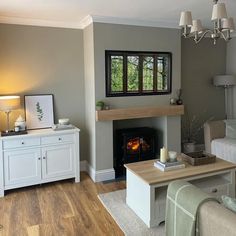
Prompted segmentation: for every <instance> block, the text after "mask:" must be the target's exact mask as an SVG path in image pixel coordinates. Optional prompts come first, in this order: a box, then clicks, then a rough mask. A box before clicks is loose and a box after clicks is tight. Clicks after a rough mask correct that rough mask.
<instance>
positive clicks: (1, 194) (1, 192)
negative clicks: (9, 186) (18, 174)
mask: <svg viewBox="0 0 236 236" xmlns="http://www.w3.org/2000/svg"><path fill="white" fill-rule="evenodd" d="M0 197H4V190H3V189H0Z"/></svg>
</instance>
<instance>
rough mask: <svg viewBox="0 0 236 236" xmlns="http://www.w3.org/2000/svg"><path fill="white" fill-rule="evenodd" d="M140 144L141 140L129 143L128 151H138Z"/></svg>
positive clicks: (133, 140)
mask: <svg viewBox="0 0 236 236" xmlns="http://www.w3.org/2000/svg"><path fill="white" fill-rule="evenodd" d="M139 146H140V143H139V139H132V140H130V141H129V142H128V143H127V149H128V150H130V149H131V150H132V151H137V150H138V149H139Z"/></svg>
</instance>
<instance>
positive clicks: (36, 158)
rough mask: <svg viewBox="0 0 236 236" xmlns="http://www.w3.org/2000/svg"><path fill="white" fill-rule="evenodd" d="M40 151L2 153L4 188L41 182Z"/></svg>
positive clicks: (36, 149) (37, 149)
mask: <svg viewBox="0 0 236 236" xmlns="http://www.w3.org/2000/svg"><path fill="white" fill-rule="evenodd" d="M40 154H41V153H40V149H39V148H35V149H28V150H19V151H7V152H4V177H5V178H4V181H5V186H8V185H9V186H11V187H22V186H27V185H32V184H38V183H40V180H41V157H40V156H41V155H40Z"/></svg>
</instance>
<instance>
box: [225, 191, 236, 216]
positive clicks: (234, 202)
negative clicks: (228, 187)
mask: <svg viewBox="0 0 236 236" xmlns="http://www.w3.org/2000/svg"><path fill="white" fill-rule="evenodd" d="M221 199H222V202H223V205H224V206H225V207H226V208H228V209H229V210H231V211H233V212H235V213H236V199H235V198H232V197H228V196H226V195H223V196H221Z"/></svg>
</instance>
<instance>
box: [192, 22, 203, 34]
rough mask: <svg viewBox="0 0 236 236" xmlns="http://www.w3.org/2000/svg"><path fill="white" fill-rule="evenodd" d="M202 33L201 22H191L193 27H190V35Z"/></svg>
mask: <svg viewBox="0 0 236 236" xmlns="http://www.w3.org/2000/svg"><path fill="white" fill-rule="evenodd" d="M202 31H203V28H202V22H201V21H200V20H193V25H192V27H191V31H190V33H195V32H197V33H201V32H202Z"/></svg>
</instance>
